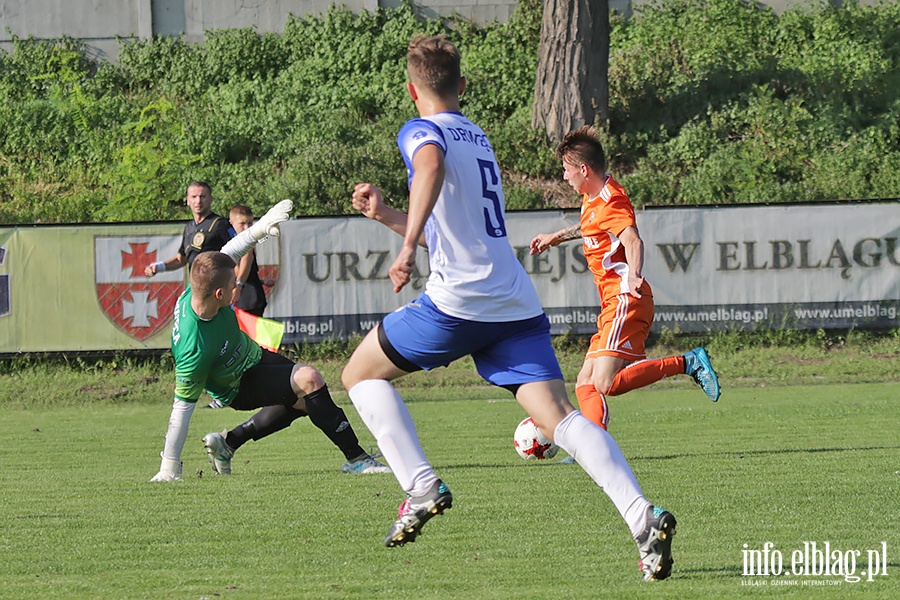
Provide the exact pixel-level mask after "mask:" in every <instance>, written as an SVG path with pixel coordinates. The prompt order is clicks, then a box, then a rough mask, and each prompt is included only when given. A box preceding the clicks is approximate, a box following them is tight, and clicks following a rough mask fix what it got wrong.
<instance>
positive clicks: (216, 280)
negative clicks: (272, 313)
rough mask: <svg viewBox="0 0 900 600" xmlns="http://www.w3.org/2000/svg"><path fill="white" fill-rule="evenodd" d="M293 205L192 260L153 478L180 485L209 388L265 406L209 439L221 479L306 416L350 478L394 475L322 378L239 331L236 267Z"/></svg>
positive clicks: (237, 403) (231, 401) (225, 399)
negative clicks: (259, 443) (234, 463)
mask: <svg viewBox="0 0 900 600" xmlns="http://www.w3.org/2000/svg"><path fill="white" fill-rule="evenodd" d="M292 206H293V205H292V203H291V201H290V200H282V201H281V202H279V203H278V204H276V205H275V206H274V207H273V208H272V209H270V210H269V212H267V213H266V214H265V215H264V216H263V217H262V218H261V219H260V220H259V221H258V222H257V223H255V224H254V225H252V226H251V227H250V228H249V229H247V230H245V231H243V232H241V233H240V234H238V235H237V236H236V237H234V238H233V239H232V240H231V241H230V242H228V243H227V244H226V245H225V247H224V248H222V251H221V252H204V253H202V254H200V255H199V256H197V258H196V259H195V260H194V263H193V265H192V267H191V275H190V285H189V286H188V288H187V289H186V290H185V291H184V293H182V295H181V297H180V298H179V299H178V303H177V305H176V307H175V324H174V326H173V328H172V354H173V355H174V357H175V399H174V401H173V403H172V414H171V416H170V417H169V428H168V431H167V432H166V443H165V447H164V448H163V451H162V454H161V457H162V463H161V465H160V469H159V473H157V474H156V475H155V476H154V477H153V478H152V479H151V480H150V481H154V482H156V481H180V480H181V469H182V463H181V451H182V449H183V448H184V443H185V441H186V440H187V434H188V426H189V424H190V419H191V415H192V414H193V412H194V409H195V408H196V407H197V401H198V400H199V399H200V395H201V394H202V393H203V391H204V390H205V391H207V392H208V393H209V394H210V396H212V397H213V398H214V399H216V400H218V401H219V402H221V403H222V404H223V405H224V406H229V407H231V408H233V409H235V410H255V409H257V408H262V410H260V411H259V412H257V413H256V414H254V415H253V416H252V417H251V418H250V419H248V420H247V421H245V422H244V423H241V424H240V425H238V426H237V427H235V428H234V429H232V430H231V431H227V430H226V431H223V432H222V433H209V434H207V435H206V436H204V437H203V445H204V446H205V447H206V451H207V453H208V454H209V458H210V462H212V465H213V469H214V470H215V472H216V473H218V474H220V475H230V474H231V459H232V457H233V456H234V452H235V450H237V449H238V448H240V447H241V446H242V445H243V444H244V443H245V442H247V441H249V440H259V439H261V438H264V437H266V436H267V435H271V434H273V433H275V432H276V431H280V430H282V429H284V428H286V427H288V426H289V425H290V424H291V423H293V422H294V421H295V420H296V419H298V418H299V417H303V416H309V418H310V420H311V421H312V422H313V424H314V425H315V426H316V427H318V428H319V429H321V430H322V432H323V433H325V435H326V436H327V437H328V439H330V440H331V441H332V442H333V443H334V445H335V446H337V447H338V448H339V449H340V450H341V452H343V453H344V456H345V457H346V459H347V462H346V463H345V464H344V465H343V467H342V471H344V472H345V473H360V474H368V473H390V469H389V468H388V467H387V466H385V465H383V464H381V463H379V462H378V461H376V460H375V459H374V458H372V457H371V456H370V455H369V454H368V453H367V452H366V451H365V450H363V449H362V447H361V446H360V445H359V440H358V439H357V437H356V433H354V431H353V428H352V427H351V426H350V423H349V422H348V421H347V418H346V415H345V414H344V411H343V410H341V409H340V408H339V407H338V406H337V405H335V403H334V401H333V400H332V399H331V395H330V394H329V393H328V388H327V386H326V385H325V380H324V379H323V378H322V375H321V373H319V372H318V371H317V370H316V369H314V368H313V367H311V366H308V365H300V364H295V363H294V362H293V361H291V360H289V359H287V358H285V357H283V356H281V355H279V354H276V353H274V352H269V351H268V350H265V349H263V348H260V347H259V346H258V345H257V344H256V342H254V341H253V340H252V339H251V338H250V337H249V336H248V335H247V334H246V333H244V332H243V331H241V330H240V328H239V327H238V323H237V318H236V317H235V314H234V310H232V308H231V300H232V296H233V294H234V288H235V285H236V279H235V271H234V268H235V263H236V262H237V261H238V260H239V259H240V257H241V256H243V255H244V254H246V253H247V252H248V251H249V250H250V249H251V248H253V246H254V245H256V243H257V242H258V241H260V240H262V239H265V238H266V237H267V236H269V235H278V233H279V231H278V224H279V223H281V222H283V221H286V220H287V219H288V217H289V214H290V210H291V208H292Z"/></svg>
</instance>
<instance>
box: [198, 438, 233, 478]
mask: <svg viewBox="0 0 900 600" xmlns="http://www.w3.org/2000/svg"><path fill="white" fill-rule="evenodd" d="M227 435H228V430H227V429H224V430H222V433H207V434H206V435H204V436H203V445H204V446H205V447H206V453H207V454H209V462H211V463H212V466H213V471H215V472H216V473H218V474H219V475H231V458H232V457H233V456H234V450H232V449H231V446H229V445H228V444H227V443H226V442H225V438H226V436H227Z"/></svg>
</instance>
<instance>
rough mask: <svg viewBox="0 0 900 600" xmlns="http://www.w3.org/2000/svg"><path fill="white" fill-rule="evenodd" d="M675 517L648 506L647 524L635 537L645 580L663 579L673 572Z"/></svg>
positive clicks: (639, 566)
mask: <svg viewBox="0 0 900 600" xmlns="http://www.w3.org/2000/svg"><path fill="white" fill-rule="evenodd" d="M676 524H677V522H676V521H675V517H674V516H673V515H672V513H670V512H669V511H667V510H665V509H662V508H659V507H657V506H648V507H647V524H646V525H645V526H644V531H643V532H642V533H641V534H640V535H639V536H637V537H636V538H635V540H634V541H635V542H637V547H638V551H639V552H640V554H641V562H639V563H638V568H639V569H640V570H641V572H642V573H643V574H644V581H661V580H663V579H666V578H667V577H668V576H669V575H671V574H672V563H674V562H675V561H674V560H673V559H672V536H674V535H675V525H676Z"/></svg>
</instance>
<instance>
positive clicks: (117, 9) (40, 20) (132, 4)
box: [0, 0, 878, 60]
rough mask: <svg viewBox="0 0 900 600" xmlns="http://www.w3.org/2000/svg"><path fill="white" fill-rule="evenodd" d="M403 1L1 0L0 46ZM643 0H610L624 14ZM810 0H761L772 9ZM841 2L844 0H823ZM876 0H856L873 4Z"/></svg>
mask: <svg viewBox="0 0 900 600" xmlns="http://www.w3.org/2000/svg"><path fill="white" fill-rule="evenodd" d="M401 1H402V0H337V1H335V0H0V50H5V51H7V52H9V51H10V50H11V48H12V43H11V39H12V38H11V36H10V33H12V35H14V36H17V37H20V38H27V37H28V36H29V35H31V36H34V37H36V38H41V39H52V38H58V37H61V36H63V35H67V36H69V37H73V38H78V39H81V40H84V41H85V42H86V45H87V49H88V52H89V54H90V55H91V56H92V57H93V58H95V59H100V60H114V59H115V55H116V52H117V51H118V47H119V43H118V42H117V41H116V36H119V37H121V38H125V39H143V38H148V37H150V36H153V35H181V34H184V35H185V38H186V39H187V40H188V41H192V42H199V41H202V40H203V32H204V31H206V30H208V29H228V28H234V27H252V26H255V27H256V29H257V30H258V31H259V32H261V33H262V32H268V31H276V32H277V31H281V30H282V29H283V28H284V23H285V21H286V20H287V17H288V15H289V14H295V15H306V14H323V13H325V12H326V11H327V10H328V7H329V6H330V5H332V4H339V5H343V6H346V7H347V8H349V9H350V10H353V11H359V10H362V9H366V10H370V11H371V10H375V9H376V8H378V7H379V6H382V7H385V8H394V7H397V6H399V5H400V4H401ZM646 1H649V0H610V7H611V8H612V9H613V10H617V11H619V12H621V13H623V14H625V15H630V14H631V13H632V8H633V6H639V5H640V4H643V3H644V2H646ZM807 1H812V0H767V1H766V2H765V3H766V4H768V5H770V6H771V7H772V8H773V9H774V10H775V11H776V12H781V11H783V10H785V9H786V8H788V7H791V6H795V5H797V4H802V3H804V2H807ZM830 1H831V2H832V4H835V5H840V4H842V3H843V0H830ZM877 1H878V0H861V2H862V3H863V4H874V3H876V2H877ZM515 4H516V0H419V1H416V2H414V6H415V7H416V9H417V10H418V11H419V12H420V13H421V14H422V15H423V16H427V17H432V18H433V17H438V16H450V15H453V14H458V15H460V16H462V17H464V18H466V19H470V20H472V21H474V22H476V23H482V24H486V23H491V22H493V21H500V22H506V21H507V20H509V17H510V16H511V15H512V13H513V9H514V8H515Z"/></svg>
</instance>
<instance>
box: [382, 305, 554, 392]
mask: <svg viewBox="0 0 900 600" xmlns="http://www.w3.org/2000/svg"><path fill="white" fill-rule="evenodd" d="M379 338H380V340H381V346H382V349H383V350H384V351H385V353H386V354H387V355H388V357H389V358H390V359H391V360H392V361H393V362H394V364H395V365H397V367H398V368H401V369H403V370H404V371H417V370H419V369H425V370H426V371H428V370H431V369H434V368H436V367H446V366H447V365H449V364H450V363H451V362H453V361H454V360H456V359H457V358H462V357H463V356H466V355H471V356H472V358H473V359H474V360H475V367H476V368H477V369H478V374H479V375H481V376H482V377H483V378H484V379H485V380H487V381H488V382H490V383H493V384H494V385H498V386H512V385H519V384H523V383H531V382H535V381H549V380H551V379H562V378H563V376H562V370H561V369H560V368H559V361H557V360H556V354H555V353H554V352H553V346H552V345H551V344H550V322H549V321H548V320H547V315H545V314H543V313H541V314H540V315H538V316H536V317H532V318H530V319H525V320H523V321H508V322H503V323H487V322H483V321H467V320H465V319H459V318H456V317H451V316H450V315H447V314H445V313H442V312H441V311H440V310H438V308H437V307H436V306H435V305H434V303H433V302H432V301H431V298H429V297H428V296H427V295H426V294H424V293H422V294H420V295H419V297H418V298H417V299H415V300H413V301H412V302H410V303H409V304H407V305H406V306H404V307H403V308H400V309H398V310H396V311H394V312H392V313H391V314H389V315H387V316H386V317H385V318H384V320H383V321H382V322H381V327H380V331H379Z"/></svg>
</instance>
